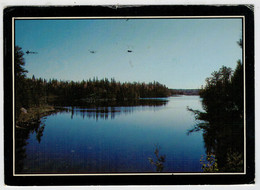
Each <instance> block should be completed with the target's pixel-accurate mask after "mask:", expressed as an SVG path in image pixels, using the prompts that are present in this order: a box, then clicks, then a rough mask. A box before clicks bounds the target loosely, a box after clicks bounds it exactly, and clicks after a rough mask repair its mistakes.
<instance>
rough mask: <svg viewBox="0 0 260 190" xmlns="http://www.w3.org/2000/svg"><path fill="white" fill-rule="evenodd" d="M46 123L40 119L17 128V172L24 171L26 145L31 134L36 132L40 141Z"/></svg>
mask: <svg viewBox="0 0 260 190" xmlns="http://www.w3.org/2000/svg"><path fill="white" fill-rule="evenodd" d="M44 128H45V124H44V123H42V122H41V121H40V120H38V121H34V122H32V123H31V125H30V126H29V127H28V126H22V125H21V127H16V128H15V172H16V173H21V172H23V171H24V159H25V158H26V157H27V155H26V145H27V144H28V142H27V140H28V139H29V137H30V135H31V134H33V133H36V139H37V141H38V143H40V142H41V138H42V136H43V132H44Z"/></svg>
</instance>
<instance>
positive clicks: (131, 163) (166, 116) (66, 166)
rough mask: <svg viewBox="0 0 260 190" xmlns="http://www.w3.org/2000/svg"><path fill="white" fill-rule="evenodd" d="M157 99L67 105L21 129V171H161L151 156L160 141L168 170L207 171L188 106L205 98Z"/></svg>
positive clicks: (18, 161) (18, 168) (18, 158)
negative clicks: (188, 132) (153, 163)
mask: <svg viewBox="0 0 260 190" xmlns="http://www.w3.org/2000/svg"><path fill="white" fill-rule="evenodd" d="M143 101H145V100H143ZM147 101H149V100H147ZM152 101H153V102H156V103H149V104H146V103H142V104H139V105H138V104H131V105H130V106H127V104H125V105H122V104H121V105H120V106H117V105H114V106H104V105H103V106H98V107H95V106H90V107H87V108H86V107H70V106H67V107H66V109H65V110H64V111H61V112H58V113H56V114H53V115H50V116H47V117H45V118H42V119H41V123H39V124H38V126H37V127H36V128H35V127H34V130H30V131H28V133H26V132H24V131H23V132H21V131H20V132H19V131H16V134H17V135H16V138H18V137H19V139H16V146H17V147H16V150H17V151H16V173H65V174H66V173H74V174H77V173H113V172H116V173H118V172H120V173H124V172H155V171H156V168H155V167H154V165H152V164H151V163H150V162H149V160H148V158H152V159H153V160H155V159H156V157H155V155H154V151H155V145H156V146H157V147H160V150H159V154H160V155H165V162H164V168H163V172H201V171H202V170H201V165H200V158H201V155H204V154H205V148H204V143H203V138H202V135H201V133H193V134H191V135H189V136H188V135H187V130H189V129H190V128H192V127H193V126H194V124H195V120H194V115H193V114H192V113H191V112H189V111H187V106H188V107H192V108H194V109H201V102H200V98H199V97H198V96H178V97H170V98H164V99H157V100H156V99H153V100H152ZM20 133H21V134H20ZM24 133H25V134H24ZM21 138H23V139H21ZM18 149H19V151H18Z"/></svg>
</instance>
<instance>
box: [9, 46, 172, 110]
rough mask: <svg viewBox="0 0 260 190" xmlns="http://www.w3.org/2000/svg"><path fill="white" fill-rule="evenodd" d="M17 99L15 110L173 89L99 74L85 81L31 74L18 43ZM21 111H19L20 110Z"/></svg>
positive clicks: (150, 94)
mask: <svg viewBox="0 0 260 190" xmlns="http://www.w3.org/2000/svg"><path fill="white" fill-rule="evenodd" d="M14 54H15V55H14V57H15V59H14V65H15V101H16V110H17V111H19V110H20V108H21V107H25V108H28V107H30V106H39V105H41V104H49V103H51V102H53V101H54V100H61V101H63V102H71V101H72V100H85V101H97V100H114V101H123V100H132V99H139V98H151V97H167V96H170V95H171V90H170V89H168V88H167V87H166V86H165V85H162V84H160V83H159V82H155V81H154V82H150V83H140V82H133V83H130V82H123V83H122V82H118V81H116V80H115V79H114V78H111V79H107V78H104V79H101V80H99V79H98V78H97V77H94V78H93V79H88V80H82V81H78V82H75V81H62V80H57V79H49V80H46V79H42V78H35V77H34V76H32V78H29V77H27V76H26V73H27V71H26V70H25V68H24V66H25V60H24V57H23V55H24V53H23V51H22V48H21V47H19V46H15V52H14ZM17 114H18V113H17Z"/></svg>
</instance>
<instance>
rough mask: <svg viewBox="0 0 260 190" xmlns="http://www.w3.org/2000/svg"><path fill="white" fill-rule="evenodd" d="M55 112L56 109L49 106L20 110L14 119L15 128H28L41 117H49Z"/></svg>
mask: <svg viewBox="0 0 260 190" xmlns="http://www.w3.org/2000/svg"><path fill="white" fill-rule="evenodd" d="M57 111H58V110H57V109H55V108H54V107H53V106H49V105H41V106H38V107H30V108H28V109H25V108H21V112H20V114H19V116H18V117H17V119H16V127H18V128H19V127H22V128H23V127H28V126H30V124H32V123H35V122H38V121H39V120H40V118H41V117H43V116H47V115H50V114H51V113H55V112H57Z"/></svg>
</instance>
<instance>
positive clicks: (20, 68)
mask: <svg viewBox="0 0 260 190" xmlns="http://www.w3.org/2000/svg"><path fill="white" fill-rule="evenodd" d="M23 55H24V53H23V51H22V48H20V47H18V46H15V48H14V71H15V76H14V77H15V113H16V114H15V115H16V118H17V117H18V115H19V113H20V108H21V107H25V106H26V105H28V102H27V98H26V96H27V95H26V91H25V86H26V78H25V77H26V73H27V71H26V70H25V69H24V65H25V61H24V58H23Z"/></svg>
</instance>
